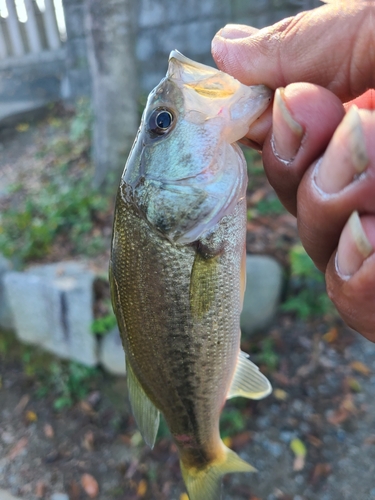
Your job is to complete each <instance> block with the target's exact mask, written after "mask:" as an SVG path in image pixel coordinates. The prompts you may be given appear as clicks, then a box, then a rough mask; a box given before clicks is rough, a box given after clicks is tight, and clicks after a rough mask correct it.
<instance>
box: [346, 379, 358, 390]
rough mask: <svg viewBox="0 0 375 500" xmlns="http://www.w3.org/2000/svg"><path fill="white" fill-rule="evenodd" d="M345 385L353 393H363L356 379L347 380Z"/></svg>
mask: <svg viewBox="0 0 375 500" xmlns="http://www.w3.org/2000/svg"><path fill="white" fill-rule="evenodd" d="M345 385H347V387H348V388H349V389H350V390H351V391H353V392H361V391H362V387H361V384H360V383H359V382H358V380H357V379H356V378H354V377H347V378H346V379H345Z"/></svg>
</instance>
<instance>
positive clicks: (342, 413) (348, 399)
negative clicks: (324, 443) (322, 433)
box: [327, 393, 358, 425]
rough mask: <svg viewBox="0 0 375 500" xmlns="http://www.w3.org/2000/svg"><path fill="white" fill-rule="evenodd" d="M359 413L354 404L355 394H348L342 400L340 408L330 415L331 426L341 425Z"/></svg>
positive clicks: (328, 418)
mask: <svg viewBox="0 0 375 500" xmlns="http://www.w3.org/2000/svg"><path fill="white" fill-rule="evenodd" d="M357 412H358V410H357V408H356V406H355V404H354V402H353V394H351V393H348V394H346V396H345V397H344V399H343V400H342V402H341V404H340V406H339V408H338V409H337V410H335V411H331V412H330V413H329V415H328V416H327V420H328V422H329V423H330V424H333V425H339V424H341V423H342V422H345V421H346V420H347V419H348V418H350V417H351V416H353V415H355V414H356V413H357Z"/></svg>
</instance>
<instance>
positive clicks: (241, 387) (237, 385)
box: [227, 351, 272, 399]
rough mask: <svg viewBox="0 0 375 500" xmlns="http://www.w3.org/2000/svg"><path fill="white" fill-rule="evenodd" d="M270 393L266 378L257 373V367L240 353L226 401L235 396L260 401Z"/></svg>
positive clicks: (269, 385) (270, 389)
mask: <svg viewBox="0 0 375 500" xmlns="http://www.w3.org/2000/svg"><path fill="white" fill-rule="evenodd" d="M271 392H272V387H271V384H270V382H269V380H268V379H267V377H265V376H264V375H263V373H261V372H260V371H259V368H258V367H257V365H255V364H254V363H253V362H252V361H250V359H249V358H248V355H247V354H245V353H244V352H242V351H240V352H239V354H238V360H237V366H236V371H235V373H234V377H233V380H232V385H231V387H230V389H229V392H228V395H227V399H230V398H234V397H236V396H241V397H243V398H248V399H262V398H265V397H266V396H268V395H269V394H271Z"/></svg>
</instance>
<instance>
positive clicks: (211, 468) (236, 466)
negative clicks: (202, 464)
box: [180, 444, 256, 500]
mask: <svg viewBox="0 0 375 500" xmlns="http://www.w3.org/2000/svg"><path fill="white" fill-rule="evenodd" d="M223 452H224V453H223V459H221V460H218V461H215V462H213V463H211V464H209V465H208V466H207V467H206V468H205V469H200V470H198V469H196V468H192V467H185V465H184V464H183V462H182V460H181V462H180V465H181V472H182V477H183V478H184V481H185V485H186V489H187V491H188V494H189V499H190V500H220V498H221V478H222V476H224V474H228V473H230V472H256V469H254V467H252V466H251V465H250V464H248V463H247V462H245V461H244V460H242V458H240V457H239V456H238V455H237V453H235V452H234V451H232V450H230V449H229V448H227V447H226V446H224V444H223Z"/></svg>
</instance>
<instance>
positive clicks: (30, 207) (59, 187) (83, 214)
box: [0, 101, 109, 263]
mask: <svg viewBox="0 0 375 500" xmlns="http://www.w3.org/2000/svg"><path fill="white" fill-rule="evenodd" d="M90 117H91V113H90V111H89V108H88V105H87V103H85V101H81V102H79V103H78V107H77V113H76V115H75V116H74V117H73V118H71V119H70V120H68V121H66V122H65V129H64V130H62V131H61V132H60V134H59V135H58V137H55V136H53V138H52V139H50V140H49V141H47V143H46V144H45V145H44V146H43V147H42V148H41V150H40V151H39V154H38V157H40V158H41V160H40V161H42V162H43V160H44V158H45V157H46V158H48V162H49V165H48V167H46V168H45V169H42V173H41V176H40V178H39V179H38V184H37V185H36V186H34V185H33V183H31V186H29V184H28V183H27V182H23V183H20V182H17V185H16V186H14V187H13V189H12V196H11V197H10V201H9V204H8V206H7V208H6V210H3V211H2V212H1V214H0V253H3V254H4V255H5V256H7V257H10V258H13V259H17V260H18V261H19V262H20V263H22V262H26V261H29V260H32V259H39V258H42V257H44V256H45V255H47V254H48V253H49V252H50V251H51V248H52V245H53V244H56V241H57V239H59V243H61V244H65V245H66V246H68V247H69V248H70V250H71V252H72V253H84V254H88V255H93V254H95V253H98V252H99V251H101V250H102V238H101V234H100V231H99V232H97V234H96V233H95V220H96V219H97V218H98V216H99V214H100V213H103V212H105V211H106V210H108V206H109V197H107V196H103V194H102V193H99V192H98V191H97V190H95V189H93V187H92V177H93V172H92V168H91V166H90V164H89V163H88V161H87V158H86V157H87V152H88V149H89V145H90V142H89V136H90V123H91V118H90ZM56 127H57V125H56ZM58 127H62V128H63V126H62V125H61V124H60V123H59V124H58Z"/></svg>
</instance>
